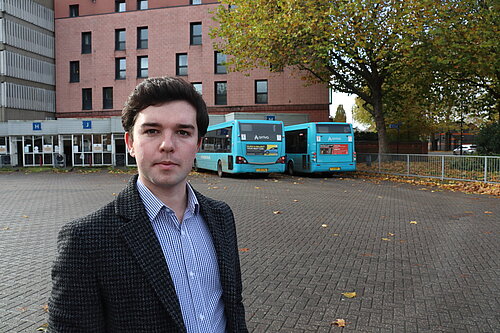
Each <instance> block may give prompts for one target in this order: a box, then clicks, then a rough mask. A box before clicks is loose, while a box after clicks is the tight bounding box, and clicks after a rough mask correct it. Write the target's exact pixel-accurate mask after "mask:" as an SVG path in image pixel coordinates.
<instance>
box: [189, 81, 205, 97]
mask: <svg viewBox="0 0 500 333" xmlns="http://www.w3.org/2000/svg"><path fill="white" fill-rule="evenodd" d="M191 84H192V85H193V88H194V90H196V92H198V94H200V95H202V96H203V83H201V82H191ZM198 87H199V89H198Z"/></svg>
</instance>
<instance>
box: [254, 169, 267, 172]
mask: <svg viewBox="0 0 500 333" xmlns="http://www.w3.org/2000/svg"><path fill="white" fill-rule="evenodd" d="M255 171H257V172H267V169H255Z"/></svg>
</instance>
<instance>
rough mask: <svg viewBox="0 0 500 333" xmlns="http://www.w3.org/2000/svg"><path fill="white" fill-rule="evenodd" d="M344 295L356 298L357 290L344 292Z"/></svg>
mask: <svg viewBox="0 0 500 333" xmlns="http://www.w3.org/2000/svg"><path fill="white" fill-rule="evenodd" d="M342 295H344V296H345V297H347V298H354V297H356V292H355V291H351V292H346V293H342Z"/></svg>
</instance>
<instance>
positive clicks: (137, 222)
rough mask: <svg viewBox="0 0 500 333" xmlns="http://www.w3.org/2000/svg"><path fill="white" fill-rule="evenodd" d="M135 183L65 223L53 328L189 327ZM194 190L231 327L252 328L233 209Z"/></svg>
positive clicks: (55, 273) (52, 312)
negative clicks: (94, 209)
mask: <svg viewBox="0 0 500 333" xmlns="http://www.w3.org/2000/svg"><path fill="white" fill-rule="evenodd" d="M136 181H137V175H136V176H134V177H132V179H131V180H130V181H129V183H128V185H127V187H126V188H125V189H124V190H123V191H122V192H121V193H120V194H119V195H118V196H117V198H116V199H115V200H114V201H113V202H111V203H109V204H108V205H106V206H104V207H103V208H101V209H100V210H98V211H97V212H95V213H93V214H91V215H88V216H86V217H83V218H81V219H77V220H75V221H72V222H71V223H69V224H68V225H66V226H64V227H63V228H62V229H61V232H60V233H59V238H58V256H57V258H56V260H55V262H54V266H53V269H52V282H53V288H52V294H51V297H50V301H49V332H72V333H76V332H85V333H91V332H120V333H123V332H134V333H136V332H151V333H153V332H157V333H160V332H161V333H168V332H176V333H177V332H186V327H185V325H184V322H183V319H182V314H181V309H180V305H179V301H178V299H177V295H176V293H175V289H174V285H173V282H172V278H171V276H170V273H169V270H168V267H167V264H166V261H165V258H164V256H163V253H162V250H161V247H160V243H159V242H158V239H157V238H156V235H155V233H154V230H153V228H152V226H151V223H150V221H149V218H148V216H147V214H146V210H145V208H144V205H143V203H142V201H141V199H140V197H139V193H138V192H137V189H136ZM195 193H196V197H197V198H198V201H199V203H200V212H201V214H202V215H203V217H204V219H205V221H206V223H207V224H208V228H209V230H210V232H211V234H212V238H213V242H214V246H215V250H216V252H217V261H218V264H219V270H220V278H221V284H222V289H223V295H222V297H223V301H224V307H225V314H226V319H227V329H226V331H227V332H238V333H239V332H248V330H247V327H246V324H245V311H244V307H243V303H242V295H241V294H242V284H241V273H240V262H239V258H238V246H237V240H236V228H235V223H234V217H233V213H232V211H231V209H230V208H229V206H228V205H227V204H225V203H223V202H220V201H215V200H213V199H210V198H207V197H205V196H203V195H201V194H200V193H198V192H196V191H195Z"/></svg>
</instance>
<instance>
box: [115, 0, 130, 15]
mask: <svg viewBox="0 0 500 333" xmlns="http://www.w3.org/2000/svg"><path fill="white" fill-rule="evenodd" d="M122 6H123V7H124V8H122ZM126 11H127V2H126V1H125V0H115V13H124V12H126Z"/></svg>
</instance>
